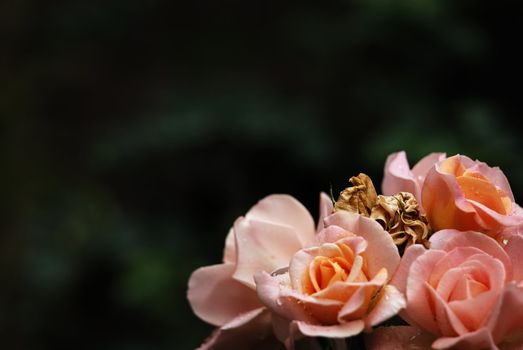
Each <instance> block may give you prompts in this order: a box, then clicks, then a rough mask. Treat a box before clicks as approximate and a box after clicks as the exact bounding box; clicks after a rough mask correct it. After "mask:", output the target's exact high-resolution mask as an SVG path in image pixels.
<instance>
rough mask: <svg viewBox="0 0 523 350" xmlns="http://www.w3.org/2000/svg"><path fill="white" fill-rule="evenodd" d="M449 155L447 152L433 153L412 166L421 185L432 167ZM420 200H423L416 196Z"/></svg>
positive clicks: (415, 177) (413, 173)
mask: <svg viewBox="0 0 523 350" xmlns="http://www.w3.org/2000/svg"><path fill="white" fill-rule="evenodd" d="M446 157H447V154H446V153H431V154H429V155H427V156H425V157H423V158H422V159H421V160H420V161H419V162H418V163H416V165H414V167H413V168H412V175H413V176H414V179H415V180H416V181H417V182H418V184H420V188H421V185H423V182H424V181H425V177H426V176H427V173H428V172H429V170H430V169H432V167H433V166H434V165H435V164H436V163H439V162H441V161H442V160H444V159H445V158H446ZM416 198H417V199H418V200H421V197H420V196H417V197H416Z"/></svg>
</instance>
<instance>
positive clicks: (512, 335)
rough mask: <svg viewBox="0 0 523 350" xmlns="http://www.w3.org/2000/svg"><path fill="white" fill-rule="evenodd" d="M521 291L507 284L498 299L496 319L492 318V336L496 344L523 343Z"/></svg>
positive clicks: (522, 302)
mask: <svg viewBox="0 0 523 350" xmlns="http://www.w3.org/2000/svg"><path fill="white" fill-rule="evenodd" d="M521 310H523V290H521V289H520V288H517V287H516V285H515V284H514V283H510V284H508V285H507V286H506V287H505V289H504V291H503V294H502V296H501V298H500V306H499V311H498V312H497V315H496V316H497V317H495V318H493V320H492V324H493V331H492V334H493V336H494V339H495V340H496V342H498V343H499V342H502V341H505V342H507V343H520V342H522V341H523V312H521Z"/></svg>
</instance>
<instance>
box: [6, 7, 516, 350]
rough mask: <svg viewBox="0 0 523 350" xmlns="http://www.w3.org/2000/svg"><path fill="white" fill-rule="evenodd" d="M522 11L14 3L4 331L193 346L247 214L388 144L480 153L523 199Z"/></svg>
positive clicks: (324, 180)
mask: <svg viewBox="0 0 523 350" xmlns="http://www.w3.org/2000/svg"><path fill="white" fill-rule="evenodd" d="M521 15H522V8H521V6H520V5H519V4H518V2H510V1H508V2H493V1H483V0H482V1H471V0H462V1H451V0H439V1H421V0H394V1H392V0H355V1H348V0H344V1H341V0H339V1H327V2H322V3H320V2H313V1H310V2H307V1H300V2H292V1H290V2H281V1H267V0H264V1H225V2H212V1H205V0H196V1H188V2H179V1H162V0H152V1H136V0H125V1H124V0H116V1H101V0H75V1H50V2H47V1H15V0H7V1H3V2H2V3H1V4H0V28H1V29H0V38H1V40H2V55H0V76H1V77H2V79H1V84H0V116H1V120H0V126H1V132H2V134H1V138H0V155H1V157H2V158H1V161H2V171H1V172H0V190H1V194H2V202H1V209H2V213H3V216H2V224H3V225H2V230H1V231H0V285H1V287H0V339H1V343H0V344H1V345H2V347H4V348H6V349H8V348H9V349H62V348H64V349H65V348H71V346H74V348H76V349H126V350H129V349H133V350H134V349H190V348H194V347H196V346H197V345H198V344H200V342H201V341H202V340H203V339H204V338H205V337H206V336H207V335H208V334H209V333H210V331H211V329H212V328H211V327H210V326H208V325H205V324H204V322H203V321H200V320H199V319H197V318H196V317H195V316H194V315H193V314H192V312H191V310H190V307H189V305H188V303H187V301H186V298H185V294H186V284H187V279H188V277H189V275H190V273H191V271H193V270H194V269H195V268H197V267H199V266H202V265H206V264H213V263H218V262H219V261H220V259H221V253H222V249H223V239H224V237H225V234H226V232H227V230H228V228H229V226H230V225H231V223H232V222H233V220H234V219H235V218H236V217H237V216H239V215H242V214H243V213H245V212H246V211H247V210H248V208H249V207H250V206H251V205H253V204H254V203H255V202H256V201H257V200H259V199H260V198H262V197H263V196H265V195H267V194H269V193H274V192H284V193H290V194H292V195H294V196H296V197H297V198H298V199H299V200H300V201H302V202H303V203H304V204H305V205H306V206H307V207H308V208H309V209H310V210H311V212H312V213H313V214H315V213H316V211H317V209H318V204H317V199H318V193H319V192H320V191H328V190H329V186H330V185H331V184H332V186H333V188H334V191H335V192H336V191H338V190H339V189H341V188H342V187H343V186H344V184H345V183H346V181H347V180H348V178H349V177H350V176H352V175H355V174H357V173H358V172H366V173H368V174H369V175H371V177H372V178H373V179H374V180H375V182H377V183H379V181H381V176H382V167H383V164H384V161H385V158H386V156H387V155H388V154H389V153H391V152H393V151H397V150H401V149H404V150H406V151H407V152H408V155H409V159H410V160H411V162H412V163H414V162H415V161H417V160H418V159H419V158H421V157H422V156H423V155H425V154H427V153H429V152H433V151H446V152H447V153H449V154H454V153H462V154H466V155H469V156H471V157H472V158H478V159H481V160H483V161H486V162H487V163H489V164H491V165H499V166H501V168H502V169H503V170H504V171H505V173H506V174H507V175H508V177H509V180H510V182H511V184H512V187H513V191H514V194H515V197H516V200H518V199H519V200H520V201H521V198H522V195H523V164H522V163H521V161H520V158H521V151H522V150H523V148H522V142H523V141H522V140H521V137H520V129H519V127H518V126H517V125H518V124H517V123H516V122H515V120H517V119H518V118H519V117H520V116H521V114H522V110H523V107H522V106H521V103H520V89H519V85H520V82H521V78H522V66H521V61H522V56H521V53H520V52H519V50H518V49H517V46H518V44H517V43H518V42H520V34H521V32H522V24H521V21H520V18H521Z"/></svg>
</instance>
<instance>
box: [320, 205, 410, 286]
mask: <svg viewBox="0 0 523 350" xmlns="http://www.w3.org/2000/svg"><path fill="white" fill-rule="evenodd" d="M325 222H326V224H327V225H328V226H330V225H337V226H340V227H342V228H344V229H345V230H347V231H350V232H353V233H354V234H356V235H357V236H360V237H363V238H364V239H365V240H366V241H367V243H368V246H367V250H366V251H365V258H366V263H367V272H368V275H369V277H370V278H372V277H374V275H376V274H377V273H378V272H379V271H380V270H381V269H382V268H385V269H387V271H388V273H389V277H391V276H392V274H393V273H394V272H395V271H396V268H397V267H398V265H399V262H400V255H399V253H398V249H397V248H396V245H395V244H394V241H393V240H392V237H391V236H390V235H389V233H388V232H387V231H385V230H383V228H382V227H381V225H380V224H378V223H377V222H376V221H374V220H372V219H369V218H366V217H364V216H361V215H358V214H354V213H350V212H347V211H338V212H336V213H334V214H332V215H330V216H328V217H327V218H325Z"/></svg>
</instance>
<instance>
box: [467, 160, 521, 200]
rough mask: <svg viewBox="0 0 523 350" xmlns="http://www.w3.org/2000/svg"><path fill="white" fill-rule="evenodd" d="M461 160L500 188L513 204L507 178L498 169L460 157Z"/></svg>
mask: <svg viewBox="0 0 523 350" xmlns="http://www.w3.org/2000/svg"><path fill="white" fill-rule="evenodd" d="M461 159H462V161H464V162H467V164H472V165H469V166H470V167H471V168H473V169H475V170H477V171H478V172H479V173H481V174H482V175H484V176H486V177H487V178H488V179H489V180H490V181H491V182H492V183H493V184H494V185H496V186H497V187H499V188H501V189H502V190H503V192H505V193H506V194H507V195H508V196H509V197H510V199H511V200H512V202H514V196H513V194H512V190H511V189H510V184H509V182H508V180H507V177H506V176H505V174H504V173H503V171H501V169H500V168H499V167H490V166H488V165H487V164H486V163H483V162H480V161H478V160H476V161H475V162H474V161H472V160H471V159H470V158H468V157H467V156H461Z"/></svg>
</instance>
